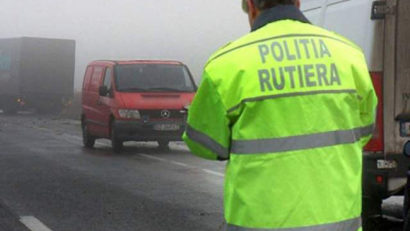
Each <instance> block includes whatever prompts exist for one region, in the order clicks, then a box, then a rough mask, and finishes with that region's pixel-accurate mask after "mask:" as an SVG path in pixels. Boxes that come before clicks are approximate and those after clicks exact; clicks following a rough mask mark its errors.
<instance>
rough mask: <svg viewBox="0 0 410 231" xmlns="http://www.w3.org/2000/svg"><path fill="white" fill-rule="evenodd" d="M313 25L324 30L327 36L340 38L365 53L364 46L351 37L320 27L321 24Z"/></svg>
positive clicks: (339, 39)
mask: <svg viewBox="0 0 410 231" xmlns="http://www.w3.org/2000/svg"><path fill="white" fill-rule="evenodd" d="M313 26H314V27H316V28H319V30H322V33H324V34H326V35H327V36H329V37H331V38H333V39H336V40H338V41H340V42H342V43H345V44H346V45H348V46H350V47H351V48H354V50H357V51H359V52H361V53H363V51H362V48H361V47H360V46H359V45H357V44H356V43H355V42H353V41H351V40H350V39H348V38H346V37H344V36H343V35H341V34H339V33H337V32H335V31H332V30H328V29H325V28H323V27H319V26H315V25H313Z"/></svg>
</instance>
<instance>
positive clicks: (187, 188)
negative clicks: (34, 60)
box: [0, 114, 403, 231]
mask: <svg viewBox="0 0 410 231" xmlns="http://www.w3.org/2000/svg"><path fill="white" fill-rule="evenodd" d="M0 147H1V148H0V231H10V230H13V231H14V230H15V231H20V230H22V231H27V230H28V229H25V228H24V226H22V225H21V224H19V222H18V221H19V220H20V221H21V222H22V223H24V224H25V226H27V227H29V228H30V230H32V231H50V230H51V231H128V230H132V231H136V230H144V231H157V230H158V231H163V230H175V231H185V230H189V231H202V230H204V231H205V230H212V231H218V230H223V228H222V227H223V207H222V205H223V200H222V195H223V172H224V168H225V167H224V166H225V164H224V163H223V162H212V161H206V160H202V159H199V158H197V157H195V156H193V155H191V154H190V153H189V151H188V149H187V148H186V146H185V145H184V144H183V143H181V142H179V143H171V148H170V150H169V151H161V150H159V149H158V148H157V144H156V143H136V142H130V143H126V145H125V149H124V152H123V153H121V154H114V153H113V152H112V151H111V147H110V142H109V141H108V140H99V141H98V142H97V144H96V148H95V149H92V150H89V149H85V148H83V147H82V142H81V130H80V123H79V121H76V120H68V119H58V118H53V117H52V116H47V117H40V116H38V115H34V114H19V115H16V116H8V115H4V114H0ZM402 200H403V198H402V197H395V198H391V199H389V200H387V201H385V203H384V205H383V206H384V208H385V213H386V214H387V215H391V216H400V215H401V203H402ZM2 221H3V222H2ZM6 221H7V222H6ZM10 227H13V228H10ZM386 230H390V229H386Z"/></svg>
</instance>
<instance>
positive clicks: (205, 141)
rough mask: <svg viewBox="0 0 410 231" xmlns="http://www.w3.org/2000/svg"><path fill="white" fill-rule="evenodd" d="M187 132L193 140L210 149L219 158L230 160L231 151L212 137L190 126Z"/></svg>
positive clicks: (187, 127)
mask: <svg viewBox="0 0 410 231" xmlns="http://www.w3.org/2000/svg"><path fill="white" fill-rule="evenodd" d="M185 132H186V134H187V136H188V137H189V138H190V139H191V140H193V141H195V142H197V143H199V144H201V145H203V146H204V147H206V148H208V149H209V150H211V151H212V152H214V153H215V154H217V155H218V156H219V157H221V158H224V159H227V158H229V150H228V149H227V148H225V147H223V146H222V145H220V144H219V143H218V142H216V141H215V140H213V139H212V138H211V137H209V136H207V135H205V134H204V133H201V132H199V131H197V130H195V129H194V128H192V127H191V126H190V125H189V124H187V126H186V130H185Z"/></svg>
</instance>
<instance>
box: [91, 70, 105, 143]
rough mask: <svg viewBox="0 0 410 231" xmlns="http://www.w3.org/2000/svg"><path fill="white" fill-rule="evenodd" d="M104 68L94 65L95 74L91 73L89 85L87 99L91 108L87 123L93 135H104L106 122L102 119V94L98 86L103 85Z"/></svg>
mask: <svg viewBox="0 0 410 231" xmlns="http://www.w3.org/2000/svg"><path fill="white" fill-rule="evenodd" d="M103 74H104V68H103V67H102V66H94V71H93V74H92V75H91V80H90V84H89V87H88V94H87V101H88V102H89V110H88V113H87V124H88V129H89V132H90V133H91V134H93V135H97V136H104V128H105V126H106V125H105V124H103V123H102V122H101V119H100V116H101V115H100V114H101V112H100V107H101V106H100V104H101V102H100V95H99V92H98V88H99V87H100V85H101V82H102V77H103Z"/></svg>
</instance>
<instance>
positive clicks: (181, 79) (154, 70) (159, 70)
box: [81, 60, 196, 152]
mask: <svg viewBox="0 0 410 231" xmlns="http://www.w3.org/2000/svg"><path fill="white" fill-rule="evenodd" d="M195 91H196V85H195V83H194V80H193V78H192V76H191V74H190V72H189V70H188V68H187V67H186V66H185V65H184V64H183V63H181V62H177V61H154V60H133V61H94V62H92V63H90V64H89V65H88V66H87V69H86V72H85V75H84V82H83V89H82V115H81V121H82V130H83V143H84V146H85V147H89V148H91V147H93V146H94V143H95V140H96V139H98V138H108V139H111V142H112V146H113V149H114V151H117V152H118V151H120V150H121V149H122V147H123V142H125V141H157V142H158V143H159V145H160V147H167V145H168V143H169V141H180V140H181V136H182V133H183V131H184V130H185V121H186V114H187V107H188V106H189V104H190V103H191V101H192V99H193V97H194V94H195Z"/></svg>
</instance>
